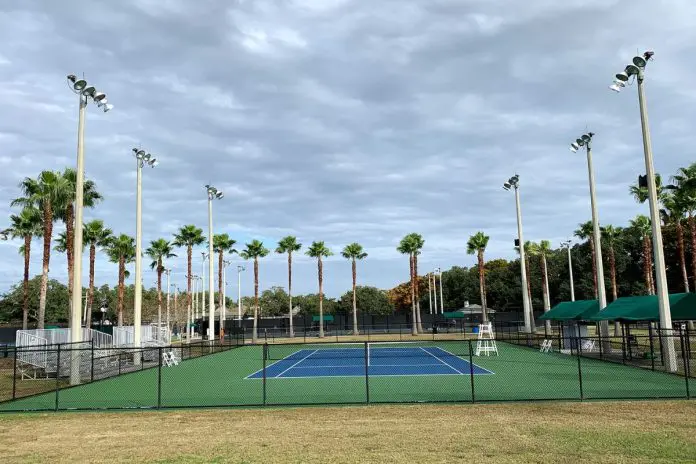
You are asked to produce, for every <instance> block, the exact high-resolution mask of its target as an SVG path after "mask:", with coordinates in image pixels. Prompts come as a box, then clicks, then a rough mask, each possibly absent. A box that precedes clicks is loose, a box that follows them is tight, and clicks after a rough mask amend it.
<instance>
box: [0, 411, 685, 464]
mask: <svg viewBox="0 0 696 464" xmlns="http://www.w3.org/2000/svg"><path fill="white" fill-rule="evenodd" d="M694 417H696V402H692V401H686V400H683V401H641V402H625V401H624V402H595V403H575V402H574V403H562V402H555V403H538V404H520V403H512V404H491V405H380V406H353V407H312V408H280V409H273V408H269V409H233V410H207V411H203V410H185V411H160V412H158V411H151V412H141V411H138V412H118V413H106V412H90V413H78V412H67V413H58V414H54V413H30V414H12V415H0V449H2V450H3V451H2V457H1V459H2V462H3V463H44V462H51V463H71V464H72V463H77V462H91V463H97V462H109V463H121V462H124V463H125V462H138V463H150V462H152V463H203V462H216V463H281V462H282V463H286V462H291V463H330V464H335V463H351V464H352V463H372V462H374V463H385V462H399V463H426V462H428V463H430V462H442V463H445V462H477V463H493V462H495V463H518V462H538V463H573V464H576V463H578V462H593V463H631V464H635V463H651V464H654V463H679V462H683V463H686V462H695V461H696V420H694Z"/></svg>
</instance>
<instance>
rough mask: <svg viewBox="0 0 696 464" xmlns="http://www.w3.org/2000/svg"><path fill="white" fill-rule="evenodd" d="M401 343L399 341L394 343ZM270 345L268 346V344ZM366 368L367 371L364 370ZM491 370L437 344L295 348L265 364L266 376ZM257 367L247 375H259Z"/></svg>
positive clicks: (477, 373)
mask: <svg viewBox="0 0 696 464" xmlns="http://www.w3.org/2000/svg"><path fill="white" fill-rule="evenodd" d="M398 345H403V344H398ZM271 349H272V348H271ZM366 369H367V372H366ZM484 374H493V372H491V371H489V370H487V369H484V368H482V367H480V366H477V365H476V364H470V363H469V361H467V360H465V359H462V358H461V357H459V356H457V355H456V354H454V353H451V352H449V351H447V350H445V349H443V348H441V347H439V346H425V347H424V346H418V347H404V346H388V345H387V346H381V347H379V346H378V347H376V348H375V347H373V346H372V345H370V344H358V345H356V346H354V347H341V348H324V347H322V346H318V347H316V348H314V349H306V348H305V349H298V350H297V351H296V352H294V353H292V354H289V355H287V356H286V357H285V358H283V359H281V360H279V361H276V362H274V363H273V364H271V365H269V366H266V369H265V375H266V377H267V378H268V377H272V378H276V379H292V378H306V377H365V376H366V375H367V376H408V375H484ZM263 376H264V370H263V369H261V370H259V371H257V372H255V373H253V374H252V375H250V376H248V377H247V378H249V379H258V378H263Z"/></svg>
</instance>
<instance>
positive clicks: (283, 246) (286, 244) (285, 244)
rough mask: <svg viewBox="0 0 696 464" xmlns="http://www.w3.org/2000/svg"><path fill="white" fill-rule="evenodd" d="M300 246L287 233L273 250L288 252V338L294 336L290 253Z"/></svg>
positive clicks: (295, 239) (300, 245) (300, 246)
mask: <svg viewBox="0 0 696 464" xmlns="http://www.w3.org/2000/svg"><path fill="white" fill-rule="evenodd" d="M301 248H302V244H301V243H299V242H298V241H297V238H296V237H293V236H292V235H288V236H287V237H283V238H282V239H281V240H280V241H279V242H278V247H277V248H276V250H275V251H276V253H280V254H282V253H287V254H288V296H289V297H290V303H289V307H290V309H289V311H288V318H289V320H290V338H294V337H295V331H294V329H293V326H292V254H293V253H294V252H296V251H300V249H301Z"/></svg>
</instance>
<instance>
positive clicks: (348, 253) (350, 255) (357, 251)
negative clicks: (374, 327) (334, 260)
mask: <svg viewBox="0 0 696 464" xmlns="http://www.w3.org/2000/svg"><path fill="white" fill-rule="evenodd" d="M341 255H343V257H344V258H346V259H350V261H351V266H352V271H353V335H359V334H360V332H359V331H358V306H357V304H356V301H355V286H356V285H355V283H356V280H357V264H356V260H358V259H365V258H367V253H365V251H363V247H362V245H360V244H359V243H351V244H350V245H346V246H345V248H343V251H341Z"/></svg>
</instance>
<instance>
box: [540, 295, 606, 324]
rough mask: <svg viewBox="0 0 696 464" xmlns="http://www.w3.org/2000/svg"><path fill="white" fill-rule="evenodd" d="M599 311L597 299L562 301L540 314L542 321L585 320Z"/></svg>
mask: <svg viewBox="0 0 696 464" xmlns="http://www.w3.org/2000/svg"><path fill="white" fill-rule="evenodd" d="M598 312H599V302H598V301H597V300H578V301H563V302H561V303H558V304H557V305H556V306H554V307H553V308H551V309H550V310H549V311H548V312H545V313H544V314H542V315H541V316H540V317H539V318H538V319H539V320H542V321H586V320H589V318H590V317H591V316H594V315H595V314H597V313H598Z"/></svg>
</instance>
